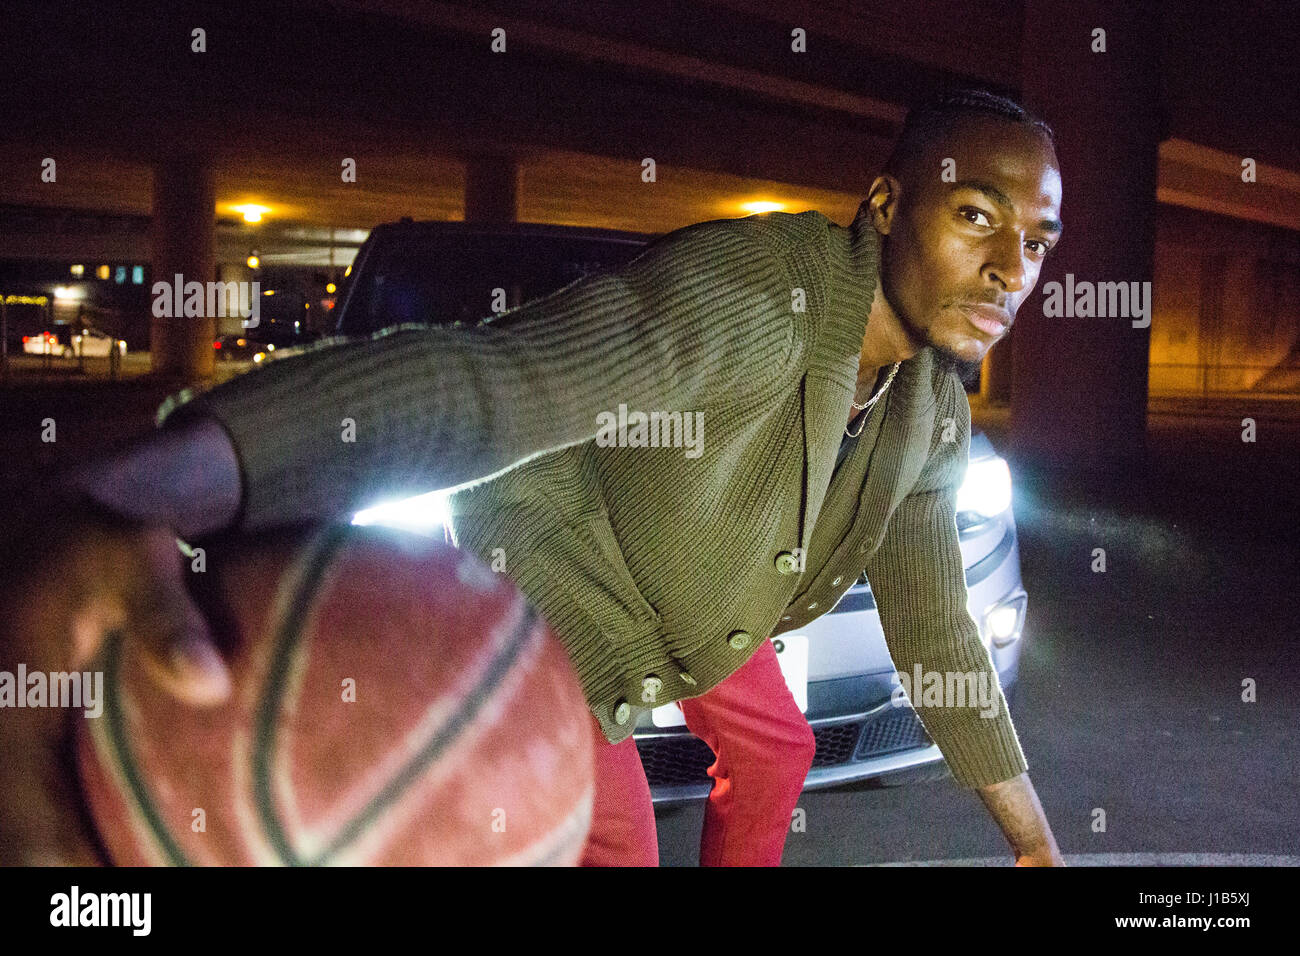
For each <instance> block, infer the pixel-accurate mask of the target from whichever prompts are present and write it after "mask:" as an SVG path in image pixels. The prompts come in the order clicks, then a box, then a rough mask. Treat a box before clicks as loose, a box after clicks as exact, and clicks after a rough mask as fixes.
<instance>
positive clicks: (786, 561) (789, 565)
mask: <svg viewBox="0 0 1300 956" xmlns="http://www.w3.org/2000/svg"><path fill="white" fill-rule="evenodd" d="M772 563H773V564H775V565H776V570H777V573H778V574H794V573H795V572H796V571H798V570H799V559H798V558H797V557H795V555H794V552H793V551H782V552H781V553H780V554H778V555H777V556H776V560H774V561H773V562H772Z"/></svg>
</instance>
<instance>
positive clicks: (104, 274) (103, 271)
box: [95, 266, 109, 279]
mask: <svg viewBox="0 0 1300 956" xmlns="http://www.w3.org/2000/svg"><path fill="white" fill-rule="evenodd" d="M108 273H109V269H108V266H100V267H99V268H98V269H96V270H95V275H96V276H98V277H99V278H101V279H107V278H108Z"/></svg>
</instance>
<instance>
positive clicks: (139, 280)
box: [131, 266, 144, 285]
mask: <svg viewBox="0 0 1300 956" xmlns="http://www.w3.org/2000/svg"><path fill="white" fill-rule="evenodd" d="M143 284H144V266H132V267H131V285H143Z"/></svg>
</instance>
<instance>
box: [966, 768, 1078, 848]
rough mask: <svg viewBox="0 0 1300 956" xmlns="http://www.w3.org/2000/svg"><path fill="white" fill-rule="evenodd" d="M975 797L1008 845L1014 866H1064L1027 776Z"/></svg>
mask: <svg viewBox="0 0 1300 956" xmlns="http://www.w3.org/2000/svg"><path fill="white" fill-rule="evenodd" d="M979 795H980V799H981V800H983V801H984V805H985V806H986V807H988V809H989V813H991V814H992V815H993V819H994V820H996V821H997V823H998V826H1000V827H1001V828H1002V832H1003V833H1004V834H1005V835H1006V838H1007V842H1008V843H1010V844H1011V849H1012V851H1013V852H1014V853H1015V855H1016V866H1065V860H1064V859H1063V858H1062V857H1061V851H1060V849H1059V848H1058V847H1057V845H1056V837H1054V836H1053V835H1052V828H1051V827H1050V826H1048V823H1047V817H1046V816H1045V815H1044V813H1043V807H1042V804H1040V803H1039V802H1038V794H1037V793H1036V792H1035V791H1034V785H1033V784H1032V783H1030V782H1029V774H1027V773H1022V774H1021V775H1020V776H1018V777H1013V778H1011V779H1010V780H1004V781H1002V782H1001V783H995V784H992V785H991V786H987V787H981V788H980V789H979Z"/></svg>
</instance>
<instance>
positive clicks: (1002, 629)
mask: <svg viewBox="0 0 1300 956" xmlns="http://www.w3.org/2000/svg"><path fill="white" fill-rule="evenodd" d="M1028 603H1029V595H1027V594H1025V592H1024V591H1023V590H1017V592H1016V593H1014V594H1012V595H1010V596H1009V597H1006V598H1003V599H1002V600H1001V601H999V602H998V603H997V604H995V605H993V607H991V608H989V609H988V611H987V612H985V614H984V628H983V631H982V633H981V635H980V636H981V637H982V638H983V639H984V646H985V647H988V646H989V643H990V641H991V642H992V643H993V644H994V645H995V646H997V647H1006V646H1007V645H1008V644H1011V643H1014V642H1015V641H1017V640H1019V638H1020V634H1021V632H1022V630H1023V629H1024V626H1025V608H1026V606H1027V605H1028Z"/></svg>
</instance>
